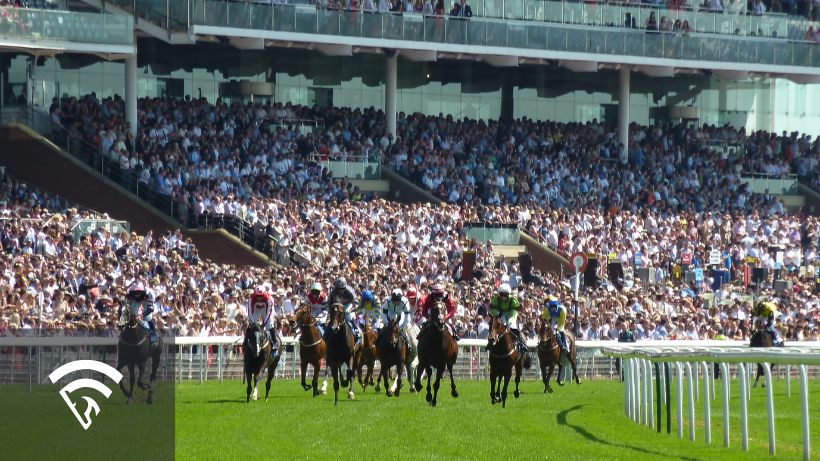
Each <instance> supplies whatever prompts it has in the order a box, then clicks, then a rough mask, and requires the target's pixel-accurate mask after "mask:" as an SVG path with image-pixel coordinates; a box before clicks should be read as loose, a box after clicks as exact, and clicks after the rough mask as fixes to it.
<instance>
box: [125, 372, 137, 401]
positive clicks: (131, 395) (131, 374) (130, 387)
mask: <svg viewBox="0 0 820 461" xmlns="http://www.w3.org/2000/svg"><path fill="white" fill-rule="evenodd" d="M136 380H137V375H136V374H134V364H133V363H129V364H128V394H126V395H128V401H127V402H125V403H126V405H131V403H133V402H134V381H136Z"/></svg>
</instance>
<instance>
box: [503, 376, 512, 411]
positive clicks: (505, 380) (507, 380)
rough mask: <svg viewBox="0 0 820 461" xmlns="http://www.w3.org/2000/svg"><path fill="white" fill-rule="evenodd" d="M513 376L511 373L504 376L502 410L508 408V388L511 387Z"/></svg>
mask: <svg viewBox="0 0 820 461" xmlns="http://www.w3.org/2000/svg"><path fill="white" fill-rule="evenodd" d="M511 375H512V373H511V371H508V372H507V373H505V374H504V387H503V388H502V389H501V408H507V386H509V385H510V377H511Z"/></svg>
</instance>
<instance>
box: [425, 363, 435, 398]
mask: <svg viewBox="0 0 820 461" xmlns="http://www.w3.org/2000/svg"><path fill="white" fill-rule="evenodd" d="M424 371H425V372H426V373H427V396H426V399H427V402H428V403H430V402H432V401H433V392H432V391H430V376H431V375H432V374H433V368H432V367H430V366H429V365H428V366H427V368H426V369H425V370H424Z"/></svg>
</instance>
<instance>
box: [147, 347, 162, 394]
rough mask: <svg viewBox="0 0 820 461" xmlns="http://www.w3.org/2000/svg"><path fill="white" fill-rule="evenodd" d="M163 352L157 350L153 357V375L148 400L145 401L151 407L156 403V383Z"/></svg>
mask: <svg viewBox="0 0 820 461" xmlns="http://www.w3.org/2000/svg"><path fill="white" fill-rule="evenodd" d="M161 353H162V352H161V351H159V350H157V352H155V353H154V355H153V357H151V375H150V376H149V377H148V398H147V399H146V400H145V401H146V403H148V404H149V405H150V404H152V403H154V381H155V380H156V379H157V369H158V368H159V358H160V354H161Z"/></svg>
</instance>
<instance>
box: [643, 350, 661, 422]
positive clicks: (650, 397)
mask: <svg viewBox="0 0 820 461" xmlns="http://www.w3.org/2000/svg"><path fill="white" fill-rule="evenodd" d="M642 362H643V371H644V381H643V382H644V386H643V413H644V424H646V425H647V426H649V427H651V428H654V427H655V418H654V417H653V415H652V410H653V407H654V406H655V398H654V391H653V389H654V388H653V387H652V363H651V362H649V360H647V359H644V360H642ZM656 379H657V378H656Z"/></svg>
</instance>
